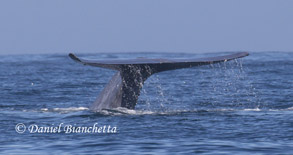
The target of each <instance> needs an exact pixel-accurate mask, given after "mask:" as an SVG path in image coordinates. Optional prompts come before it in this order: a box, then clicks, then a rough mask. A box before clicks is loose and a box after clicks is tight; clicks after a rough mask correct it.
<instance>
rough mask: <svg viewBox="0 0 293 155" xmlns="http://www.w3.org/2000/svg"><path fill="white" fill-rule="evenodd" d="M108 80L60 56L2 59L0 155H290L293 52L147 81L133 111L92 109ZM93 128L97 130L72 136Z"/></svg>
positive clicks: (292, 150)
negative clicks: (176, 154)
mask: <svg viewBox="0 0 293 155" xmlns="http://www.w3.org/2000/svg"><path fill="white" fill-rule="evenodd" d="M223 54H227V53H208V54H184V53H180V54H174V53H123V54H121V53H120V54H79V55H78V56H80V57H82V58H88V59H121V58H136V57H148V58H166V57H167V58H178V57H180V58H191V57H194V58H195V57H206V56H216V55H223ZM114 74H115V71H112V70H107V69H102V68H96V67H90V66H83V65H80V64H77V63H75V62H73V61H72V60H71V59H70V58H69V57H68V56H67V55H65V54H50V55H2V56H1V57H0V86H1V91H0V144H1V145H0V153H1V154H7V153H8V154H17V153H25V154H59V153H66V154H81V153H88V154H118V153H133V154H175V153H183V154H198V153H203V154H232V153H233V154H235V153H237V154H252V153H253V154H293V81H292V80H293V53H286V52H260V53H250V55H249V56H248V57H245V58H242V59H237V60H233V61H229V62H225V63H220V64H214V65H208V66H201V67H194V68H189V69H180V70H174V71H166V72H162V73H159V74H155V75H153V76H151V77H150V78H149V79H148V80H147V81H146V83H145V85H144V87H143V90H142V93H141V96H140V97H139V100H138V104H137V106H136V109H135V110H128V109H124V108H117V109H113V110H103V111H101V112H98V113H95V112H92V111H90V110H89V109H88V107H89V105H90V104H91V103H92V102H94V100H95V98H96V97H97V95H98V94H99V92H100V91H102V89H103V88H104V86H105V85H106V84H107V83H108V81H109V80H110V79H111V77H112V76H113V75H114ZM19 123H22V124H19ZM16 125H18V126H17V127H16ZM22 125H24V126H25V127H24V126H22ZM59 126H60V131H56V130H57V128H58V127H59ZM94 126H95V127H96V126H98V128H102V129H101V130H100V132H97V130H95V131H96V132H90V131H89V130H88V132H82V131H80V130H78V129H81V128H82V127H83V128H85V127H88V129H89V128H90V127H94ZM104 126H105V130H104ZM73 127H75V129H73ZM46 128H47V129H48V128H51V129H52V128H55V129H56V130H55V133H54V132H53V129H52V130H50V131H49V130H47V131H45V129H46ZM108 128H109V130H108ZM24 129H25V130H24ZM58 129H59V128H58ZM70 129H71V130H72V131H71V132H70ZM67 131H68V132H67ZM18 132H23V133H18Z"/></svg>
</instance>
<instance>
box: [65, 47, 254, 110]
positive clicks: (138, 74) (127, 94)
mask: <svg viewBox="0 0 293 155" xmlns="http://www.w3.org/2000/svg"><path fill="white" fill-rule="evenodd" d="M248 55H249V54H248V53H247V52H240V53H235V54H231V55H225V56H218V57H208V58H199V59H146V58H140V59H128V60H100V61H97V60H96V61H91V60H84V59H80V58H78V57H76V56H75V55H74V54H72V53H70V54H69V57H70V58H71V59H73V60H74V61H76V62H78V63H81V64H83V65H89V66H94V67H102V68H107V69H112V70H116V71H117V73H116V74H115V75H114V76H113V77H112V79H111V80H110V82H109V83H108V84H107V85H106V87H105V88H104V90H103V91H102V92H101V93H100V95H99V96H98V97H97V99H96V101H95V102H94V103H93V104H92V105H91V109H92V110H93V111H99V110H102V109H112V108H117V107H125V108H128V109H134V108H135V105H136V104H137V100H138V97H139V95H140V90H141V88H142V86H143V84H144V81H145V80H147V78H148V77H150V76H151V75H152V74H155V73H159V72H163V71H168V70H175V69H181V68H189V67H195V66H202V65H209V64H214V63H219V62H224V61H229V60H233V59H237V58H241V57H245V56H248Z"/></svg>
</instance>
